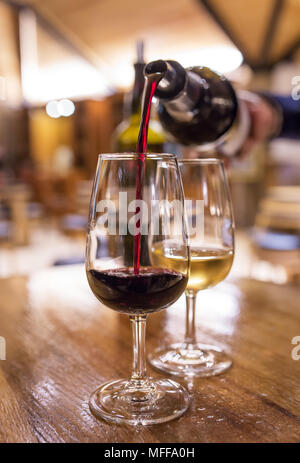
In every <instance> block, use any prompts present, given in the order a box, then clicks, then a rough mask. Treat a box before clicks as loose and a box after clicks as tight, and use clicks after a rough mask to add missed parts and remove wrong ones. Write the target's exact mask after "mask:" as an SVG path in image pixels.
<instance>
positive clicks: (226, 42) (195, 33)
mask: <svg viewBox="0 0 300 463" xmlns="http://www.w3.org/2000/svg"><path fill="white" fill-rule="evenodd" d="M0 34H1V40H0V48H1V50H0V277H3V278H5V277H7V276H11V275H26V274H29V273H31V272H33V271H36V270H39V269H42V268H45V267H49V266H52V265H70V264H76V263H79V262H82V261H83V259H84V243H85V230H86V223H87V212H88V203H89V197H90V192H91V179H92V177H93V174H94V172H95V168H96V161H97V155H98V154H99V153H101V152H111V151H114V150H124V151H125V150H128V149H134V148H131V147H132V146H133V147H134V143H135V140H136V136H137V132H136V128H134V127H133V126H134V124H135V120H134V116H135V114H134V112H136V110H137V107H136V105H135V104H134V98H135V97H136V92H137V91H138V89H137V86H138V82H137V80H138V79H137V75H136V73H137V67H134V63H137V62H140V61H141V60H142V58H143V59H144V60H145V61H146V62H147V61H150V60H154V59H159V58H163V59H175V60H178V61H179V62H180V63H181V64H182V65H183V66H185V67H186V66H192V65H205V66H208V67H211V68H212V69H214V70H217V71H219V72H221V73H223V74H225V75H226V76H227V77H228V78H229V79H230V80H231V81H232V82H233V83H234V86H235V88H237V89H246V90H251V91H256V90H260V91H261V90H264V91H265V90H267V91H272V92H276V93H277V94H283V95H290V94H291V92H292V89H293V85H294V84H295V83H297V82H296V81H295V80H293V79H295V78H297V76H300V0H264V1H261V0H251V1H250V0H243V1H240V0H239V1H238V0H226V2H225V1H222V0H202V1H201V0H164V1H161V0H151V2H147V1H146V0H144V1H143V2H141V1H140V0H60V1H58V0H23V1H18V0H12V1H9V0H5V1H4V0H3V1H0ZM138 41H139V43H140V41H143V46H142V45H141V43H140V44H139V45H138V46H137V42H138ZM143 48H144V50H143ZM138 55H139V56H138ZM142 55H143V56H142ZM134 81H135V85H134ZM298 82H300V77H299V80H298ZM137 106H138V105H137ZM154 109H155V108H154ZM130 125H131V126H132V127H131V129H130ZM129 129H130V130H129ZM299 130H300V128H299ZM151 131H152V133H151V137H150V138H151V139H150V140H149V141H150V143H152V145H153V150H155V146H156V147H157V148H159V149H160V150H162V149H163V150H164V151H172V152H174V153H176V154H178V156H188V155H189V150H188V149H186V148H185V149H183V148H182V147H181V146H179V145H177V144H176V143H174V140H171V139H170V138H169V137H168V134H165V133H163V131H162V128H161V127H160V125H159V121H158V119H157V117H156V115H155V111H153V115H152V125H151ZM228 173H229V178H230V186H231V192H232V199H233V203H234V211H235V218H236V225H237V256H236V259H235V264H234V269H233V274H234V275H238V276H241V277H244V276H245V277H252V278H256V279H259V280H263V281H272V282H274V283H277V284H285V283H287V282H292V283H294V284H299V283H300V143H299V141H291V140H285V139H280V140H274V141H272V142H271V143H263V144H260V145H257V146H255V147H254V148H253V149H252V150H251V151H250V153H248V155H247V156H246V157H245V158H242V159H238V160H234V161H233V162H231V163H230V165H229V166H228Z"/></svg>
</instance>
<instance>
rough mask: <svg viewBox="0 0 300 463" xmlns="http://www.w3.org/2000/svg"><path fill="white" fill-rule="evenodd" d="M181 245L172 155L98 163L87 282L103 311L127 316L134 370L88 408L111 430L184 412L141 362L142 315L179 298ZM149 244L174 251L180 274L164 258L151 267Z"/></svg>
mask: <svg viewBox="0 0 300 463" xmlns="http://www.w3.org/2000/svg"><path fill="white" fill-rule="evenodd" d="M137 192H138V200H137V201H136V196H137ZM175 206H176V207H178V211H177V210H175V209H176V207H175ZM174 207H175V209H174ZM166 217H167V220H166ZM174 237H175V238H174ZM187 239H188V238H187V231H186V223H185V215H184V195H183V188H182V182H181V176H180V171H179V168H178V164H177V161H176V157H175V155H172V154H147V155H146V156H143V155H138V154H134V153H122V154H101V155H100V156H99V160H98V165H97V171H96V175H95V179H94V185H93V190H92V197H91V203H90V215H89V226H88V234H87V245H86V272H87V279H88V282H89V285H90V288H91V289H92V291H93V293H94V294H95V296H96V297H97V298H98V299H99V300H100V301H101V302H102V303H103V304H104V305H106V306H107V307H109V308H110V309H113V310H116V311H117V312H121V313H124V314H127V315H129V318H130V321H131V325H132V335H133V367H132V374H131V378H130V379H119V380H113V381H109V382H107V383H106V384H103V385H101V386H100V387H99V388H98V389H97V390H96V391H95V392H94V393H93V394H92V396H91V398H90V403H89V404H90V408H91V411H92V412H93V413H94V414H95V415H96V416H98V417H101V418H104V419H106V420H108V421H112V422H117V423H127V424H143V425H151V424H155V423H162V422H166V421H169V420H172V419H174V418H176V417H178V416H180V415H182V414H183V413H184V412H185V411H186V410H187V408H188V405H189V395H188V393H187V391H186V390H185V389H184V388H183V387H182V386H181V385H180V384H178V383H176V382H174V381H173V380H170V379H152V378H149V377H148V376H147V375H146V357H145V330H146V318H147V315H148V314H149V313H151V312H157V311H159V310H161V309H165V308H167V307H169V306H170V305H171V304H173V302H175V301H176V300H177V299H178V298H179V297H180V295H181V294H182V293H183V292H184V291H185V288H186V285H187V282H188V272H189V247H188V243H187ZM152 243H156V245H157V247H158V249H161V251H162V254H164V252H165V251H164V248H163V246H164V245H165V244H166V243H168V248H167V249H168V252H169V253H170V252H172V246H176V247H177V248H178V249H179V252H180V258H181V261H182V262H181V263H182V265H181V267H180V270H177V268H176V265H173V262H172V261H171V260H170V259H168V255H167V256H166V262H168V263H169V265H165V266H164V265H159V266H157V265H155V266H154V265H153V264H152V262H151V260H150V255H151V253H150V246H152ZM169 260H170V262H169Z"/></svg>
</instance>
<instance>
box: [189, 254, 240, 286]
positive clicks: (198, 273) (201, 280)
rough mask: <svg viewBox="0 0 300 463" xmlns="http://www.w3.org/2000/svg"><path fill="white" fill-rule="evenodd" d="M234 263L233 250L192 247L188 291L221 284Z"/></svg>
mask: <svg viewBox="0 0 300 463" xmlns="http://www.w3.org/2000/svg"><path fill="white" fill-rule="evenodd" d="M232 261H233V251H232V250H228V249H224V248H211V249H209V248H206V249H203V248H197V247H192V248H191V263H190V277H189V282H188V287H187V289H189V290H193V291H200V290H201V289H206V288H210V287H211V286H215V285H216V284H218V283H220V281H222V280H224V278H225V277H226V276H227V275H228V273H229V271H230V269H231V266H232Z"/></svg>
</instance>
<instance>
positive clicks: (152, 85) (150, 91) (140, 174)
mask: <svg viewBox="0 0 300 463" xmlns="http://www.w3.org/2000/svg"><path fill="white" fill-rule="evenodd" d="M165 72H166V64H165V62H164V61H157V62H156V66H155V67H153V70H152V73H151V74H150V73H149V74H148V75H147V78H146V83H145V88H144V96H143V103H142V115H141V123H140V130H139V136H138V141H137V146H136V152H137V154H138V159H137V169H136V195H135V198H136V200H140V199H143V194H142V191H143V181H144V174H145V159H146V155H145V153H146V151H147V141H148V128H149V121H150V113H151V102H152V98H153V95H154V93H155V90H156V88H157V86H158V84H159V82H160V80H161V79H162V78H163V77H164V74H165ZM139 212H140V208H139V207H137V208H136V211H135V213H136V214H138V213H139ZM139 228H140V221H139V220H138V221H137V223H136V229H137V230H139ZM140 256H141V233H140V232H139V231H138V232H137V233H136V234H135V237H134V273H135V274H136V275H138V274H139V268H140Z"/></svg>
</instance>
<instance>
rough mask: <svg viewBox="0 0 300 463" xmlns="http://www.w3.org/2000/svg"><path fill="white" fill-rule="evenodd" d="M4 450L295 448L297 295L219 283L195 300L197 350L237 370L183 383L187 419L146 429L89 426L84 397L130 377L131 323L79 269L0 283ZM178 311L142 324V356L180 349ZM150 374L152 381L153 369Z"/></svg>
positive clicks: (298, 431) (299, 376)
mask: <svg viewBox="0 0 300 463" xmlns="http://www.w3.org/2000/svg"><path fill="white" fill-rule="evenodd" d="M0 294H1V300H0V336H3V337H5V339H6V349H7V354H6V357H7V358H6V360H2V361H0V441H1V442H112V443H113V442H153V443H158V442H297V441H298V442H299V441H300V360H299V361H295V360H292V357H291V351H292V348H293V347H295V346H293V345H292V344H291V340H292V338H293V337H294V336H299V335H300V288H299V287H296V286H294V287H293V286H275V285H273V284H269V283H260V282H256V281H251V280H241V281H231V280H229V281H226V282H224V283H222V284H220V285H219V286H218V287H216V288H214V289H212V290H208V291H205V292H203V293H202V294H201V295H199V296H198V318H197V324H198V338H199V340H200V339H201V340H204V341H208V342H214V341H217V343H218V344H219V345H220V346H223V347H225V348H227V349H228V350H229V351H231V353H232V356H233V358H234V365H233V367H232V368H231V370H230V371H228V372H227V373H225V374H223V375H221V376H218V377H214V378H209V379H198V380H195V381H194V382H193V381H190V382H186V381H184V380H183V381H182V383H183V384H185V385H186V387H187V388H188V389H189V391H190V394H191V399H192V402H191V407H190V409H189V410H188V412H187V413H186V414H185V415H184V416H182V417H181V418H180V419H178V420H176V421H173V422H170V423H166V424H162V425H157V426H152V427H147V428H145V427H144V428H143V427H138V428H132V427H129V426H128V427H127V426H120V425H111V424H108V423H106V422H104V421H100V420H97V419H96V418H94V417H93V416H92V415H91V413H90V411H89V407H88V398H89V395H90V393H91V392H92V391H93V390H94V389H95V388H96V386H98V385H99V384H100V383H102V382H104V381H107V380H109V379H113V378H119V377H127V375H128V374H129V370H130V366H131V365H130V364H131V333H130V326H129V320H128V317H127V316H125V315H120V314H118V313H116V312H113V311H112V310H109V309H107V308H105V307H103V306H101V304H100V303H99V302H98V301H97V300H96V299H95V298H94V296H93V295H92V294H91V292H90V290H89V288H88V286H87V283H86V279H85V273H84V269H83V267H81V266H71V267H61V268H52V269H49V270H45V271H42V272H40V273H39V274H36V275H32V276H31V277H29V278H25V277H15V278H9V279H3V280H0ZM184 310H185V309H184V299H183V298H181V299H180V300H179V301H178V302H177V303H176V304H175V306H173V307H172V308H170V309H168V310H167V311H163V312H160V313H158V314H154V315H152V316H150V317H149V318H148V331H147V348H148V351H149V350H151V349H153V348H154V347H156V346H158V345H161V344H162V343H168V342H171V341H175V340H178V339H181V338H182V336H183V331H184ZM149 372H151V374H153V375H154V376H159V374H157V373H154V372H153V371H151V369H150V368H149Z"/></svg>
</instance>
